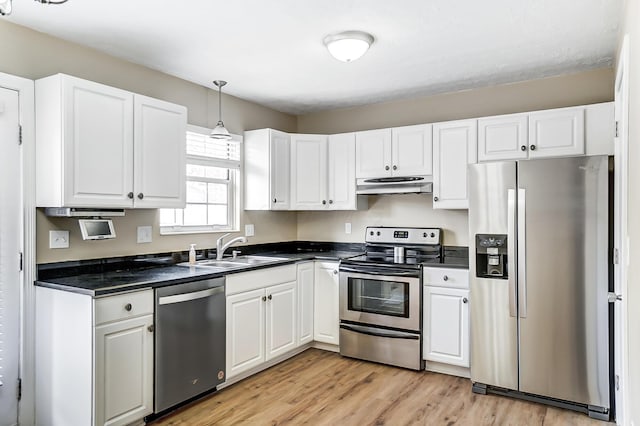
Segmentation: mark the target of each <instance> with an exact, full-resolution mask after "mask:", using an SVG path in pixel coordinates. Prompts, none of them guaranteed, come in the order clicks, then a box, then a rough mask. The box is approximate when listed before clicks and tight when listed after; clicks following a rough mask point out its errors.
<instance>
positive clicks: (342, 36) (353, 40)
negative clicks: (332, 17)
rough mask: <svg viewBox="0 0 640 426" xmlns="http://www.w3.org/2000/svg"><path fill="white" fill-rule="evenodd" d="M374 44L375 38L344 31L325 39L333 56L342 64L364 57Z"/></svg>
mask: <svg viewBox="0 0 640 426" xmlns="http://www.w3.org/2000/svg"><path fill="white" fill-rule="evenodd" d="M371 43H373V36H372V35H371V34H369V33H365V32H363V31H344V32H341V33H338V34H331V35H328V36H326V37H325V38H324V45H325V46H327V49H328V50H329V53H331V56H333V57H334V58H336V59H337V60H339V61H342V62H351V61H355V60H356V59H358V58H359V57H361V56H362V55H364V54H365V53H366V52H367V50H369V46H371Z"/></svg>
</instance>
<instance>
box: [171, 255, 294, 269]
mask: <svg viewBox="0 0 640 426" xmlns="http://www.w3.org/2000/svg"><path fill="white" fill-rule="evenodd" d="M284 260H289V258H286V257H272V256H254V255H246V256H238V257H232V258H225V259H222V260H216V259H203V260H198V261H197V262H196V266H205V267H207V268H211V269H212V270H213V269H214V268H215V269H217V271H215V272H222V271H226V270H229V269H237V268H245V267H247V266H249V265H263V264H267V263H274V262H282V261H284ZM180 265H182V266H188V265H189V264H188V263H187V262H184V263H181V264H180ZM212 272H213V271H212Z"/></svg>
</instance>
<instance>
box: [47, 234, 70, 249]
mask: <svg viewBox="0 0 640 426" xmlns="http://www.w3.org/2000/svg"><path fill="white" fill-rule="evenodd" d="M49 248H52V249H62V248H69V231H49Z"/></svg>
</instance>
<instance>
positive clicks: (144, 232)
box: [138, 226, 153, 244]
mask: <svg viewBox="0 0 640 426" xmlns="http://www.w3.org/2000/svg"><path fill="white" fill-rule="evenodd" d="M152 232H153V228H152V227H151V226H138V244H141V243H150V242H151V241H152V237H151V234H152Z"/></svg>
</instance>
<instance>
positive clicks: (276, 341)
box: [265, 281, 298, 361]
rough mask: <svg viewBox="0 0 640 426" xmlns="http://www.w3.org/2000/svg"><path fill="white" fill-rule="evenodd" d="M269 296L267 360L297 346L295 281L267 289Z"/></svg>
mask: <svg viewBox="0 0 640 426" xmlns="http://www.w3.org/2000/svg"><path fill="white" fill-rule="evenodd" d="M265 293H266V295H267V312H266V313H267V321H266V339H267V340H266V343H267V346H266V360H267V361H268V360H270V359H272V358H275V357H277V356H278V355H282V354H283V353H286V352H288V351H290V350H292V349H295V347H296V346H297V331H298V330H297V329H298V327H297V323H298V321H297V317H298V309H297V307H298V303H297V302H298V300H297V294H296V283H295V281H292V282H289V283H284V284H278V285H275V286H272V287H267V288H266V289H265Z"/></svg>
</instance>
